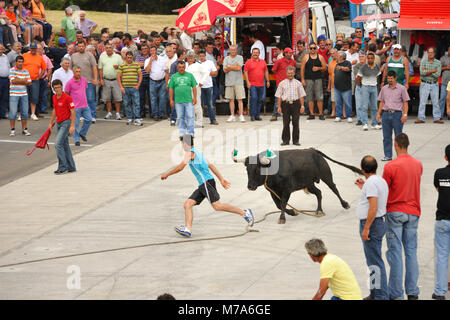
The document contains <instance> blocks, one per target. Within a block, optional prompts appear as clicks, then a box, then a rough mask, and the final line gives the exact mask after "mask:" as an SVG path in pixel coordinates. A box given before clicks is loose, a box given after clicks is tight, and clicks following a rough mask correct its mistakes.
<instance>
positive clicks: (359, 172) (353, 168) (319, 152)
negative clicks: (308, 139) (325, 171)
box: [313, 149, 363, 175]
mask: <svg viewBox="0 0 450 320" xmlns="http://www.w3.org/2000/svg"><path fill="white" fill-rule="evenodd" d="M313 150H314V151H316V152H317V153H318V154H320V155H321V156H322V157H324V158H327V159H328V160H330V161H333V162H334V163H337V164H338V165H340V166H343V167H345V168H347V169H349V170H351V171H353V172H355V173H357V174H359V175H363V173H362V171H361V170H360V169H358V168H356V167H354V166H350V165H348V164H345V163H342V162H339V161H336V160H334V159H331V158H330V157H329V156H327V155H326V154H325V153H323V152H321V151H319V150H317V149H313Z"/></svg>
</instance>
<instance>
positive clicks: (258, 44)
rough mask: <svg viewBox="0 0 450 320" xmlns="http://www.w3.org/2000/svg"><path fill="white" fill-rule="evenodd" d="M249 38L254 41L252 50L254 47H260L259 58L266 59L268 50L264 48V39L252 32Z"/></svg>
mask: <svg viewBox="0 0 450 320" xmlns="http://www.w3.org/2000/svg"><path fill="white" fill-rule="evenodd" d="M249 40H250V41H251V42H253V45H252V47H251V48H250V52H252V51H253V48H258V49H259V58H260V59H261V60H266V50H265V48H264V44H263V43H262V41H261V40H258V38H257V37H256V35H255V34H250V36H249Z"/></svg>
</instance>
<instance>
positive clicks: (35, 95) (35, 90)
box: [0, 80, 40, 112]
mask: <svg viewBox="0 0 450 320" xmlns="http://www.w3.org/2000/svg"><path fill="white" fill-rule="evenodd" d="M39 89H40V85H39V80H33V81H31V85H29V86H27V93H28V101H29V102H30V103H33V104H36V105H37V104H38V103H39ZM0 90H2V89H1V88H0ZM0 94H1V92H0ZM37 111H39V110H36V112H37Z"/></svg>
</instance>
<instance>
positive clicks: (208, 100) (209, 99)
mask: <svg viewBox="0 0 450 320" xmlns="http://www.w3.org/2000/svg"><path fill="white" fill-rule="evenodd" d="M198 56H199V58H200V64H201V65H203V67H204V68H205V69H206V70H207V71H208V72H209V75H208V77H207V78H206V80H205V81H204V82H203V86H202V100H203V102H204V104H206V106H207V107H208V112H209V120H210V124H213V125H218V124H219V123H218V122H217V121H216V114H215V112H214V102H213V80H212V77H216V76H217V73H218V68H217V66H216V65H215V64H214V63H213V62H212V61H211V60H207V59H206V52H205V50H200V51H199V54H198Z"/></svg>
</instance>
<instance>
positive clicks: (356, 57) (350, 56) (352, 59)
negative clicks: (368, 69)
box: [345, 50, 359, 80]
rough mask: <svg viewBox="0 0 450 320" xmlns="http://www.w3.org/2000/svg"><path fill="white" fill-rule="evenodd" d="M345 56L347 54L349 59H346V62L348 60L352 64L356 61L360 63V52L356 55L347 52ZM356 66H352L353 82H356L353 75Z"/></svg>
mask: <svg viewBox="0 0 450 320" xmlns="http://www.w3.org/2000/svg"><path fill="white" fill-rule="evenodd" d="M345 54H346V56H347V58H346V59H345V60H347V61H349V62H350V63H352V62H353V61H355V60H356V62H358V61H359V53H358V51H356V52H355V53H353V54H352V53H350V52H349V51H348V50H347V51H345ZM354 66H355V65H354V64H352V80H355V75H354V74H353V67H354Z"/></svg>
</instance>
